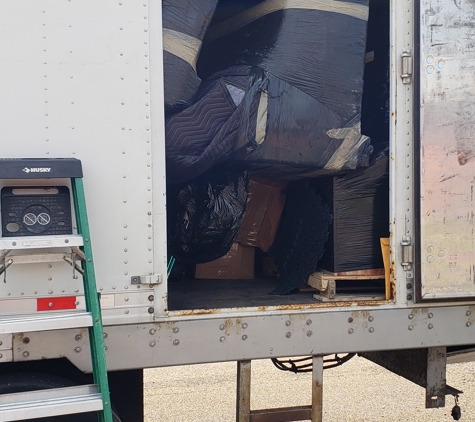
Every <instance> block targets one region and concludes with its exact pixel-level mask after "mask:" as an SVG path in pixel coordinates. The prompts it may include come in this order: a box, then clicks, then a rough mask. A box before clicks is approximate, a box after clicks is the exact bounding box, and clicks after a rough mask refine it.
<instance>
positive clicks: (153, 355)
mask: <svg viewBox="0 0 475 422" xmlns="http://www.w3.org/2000/svg"><path fill="white" fill-rule="evenodd" d="M320 3H322V4H323V3H325V4H326V3H332V2H318V1H316V2H315V4H320ZM337 3H341V2H337ZM350 3H351V2H350ZM355 3H358V2H355ZM359 3H361V4H363V3H364V2H359ZM295 7H299V6H298V5H297V6H295ZM319 7H320V6H319ZM322 7H323V6H322ZM373 11H374V13H375V14H376V16H380V19H379V18H378V21H379V23H380V25H379V26H378V27H377V28H376V27H374V28H373V30H372V31H373V32H372V33H371V32H370V31H369V32H368V41H367V42H368V46H369V45H370V44H371V43H373V44H374V45H376V47H374V49H373V50H372V51H373V52H375V53H374V54H372V51H367V52H366V54H367V63H366V71H367V74H369V73H370V70H369V68H370V66H371V64H372V63H373V62H376V60H377V59H379V58H380V57H381V54H380V53H378V51H382V52H383V53H382V57H383V58H385V60H386V58H387V57H389V61H388V64H389V67H388V68H384V66H382V72H383V73H385V75H386V76H387V81H388V86H387V98H388V102H387V113H388V125H387V133H385V134H384V136H385V137H387V139H388V143H389V153H388V156H389V182H388V186H387V188H386V194H387V196H388V198H389V204H388V203H386V204H380V206H378V207H376V209H374V215H378V213H386V212H387V211H388V215H387V232H388V236H387V237H388V240H387V252H386V255H385V256H386V258H387V265H386V270H387V273H388V276H387V277H386V279H384V276H383V277H381V274H380V273H378V277H376V278H377V279H378V282H376V281H374V282H373V281H371V280H373V279H372V278H371V277H370V276H368V272H365V273H363V274H364V275H363V278H365V277H366V278H365V281H368V280H369V281H370V283H369V291H366V292H365V293H364V294H363V295H362V293H361V292H359V291H358V290H356V291H353V290H351V286H354V285H355V284H358V282H359V281H360V279H359V278H358V277H357V276H355V275H354V274H353V275H346V277H347V278H350V282H351V283H353V284H351V283H350V289H349V290H345V289H344V288H346V287H345V286H346V285H345V284H344V283H343V281H342V277H343V278H344V277H345V275H343V276H342V275H340V276H338V275H337V274H335V273H332V277H330V278H326V279H325V278H324V279H320V281H319V283H320V284H318V285H317V287H318V289H317V290H318V291H317V292H315V291H310V292H308V291H307V292H299V293H296V294H290V295H280V296H279V295H268V294H267V293H268V291H269V290H270V289H268V287H269V278H268V277H267V278H265V277H261V276H260V275H259V274H258V273H256V275H255V278H254V279H253V280H218V281H216V280H214V281H213V280H205V279H195V280H193V279H189V278H188V279H185V280H182V281H179V282H175V283H172V282H170V281H169V280H168V277H167V275H168V272H169V270H170V267H171V262H172V261H171V259H170V258H171V257H170V256H168V255H167V223H166V214H167V206H166V198H167V180H166V157H165V109H164V100H163V98H164V83H165V84H166V83H167V81H166V80H165V81H164V77H163V37H162V33H163V32H162V24H161V23H162V3H161V2H160V1H159V0H142V1H132V0H114V1H112V0H103V1H92V0H81V1H78V0H43V1H41V2H39V1H34V0H15V1H14V0H3V1H2V2H0V51H1V58H0V77H1V81H2V82H1V84H0V116H1V118H0V122H1V124H0V127H1V132H2V135H1V144H0V145H1V156H0V158H1V160H0V176H1V177H0V179H1V180H0V188H1V189H2V203H1V207H2V208H1V210H0V212H1V219H2V234H1V236H2V237H1V238H0V249H1V251H0V253H1V255H0V260H1V261H0V270H1V273H2V274H1V277H2V280H1V281H0V317H1V324H0V362H1V363H0V372H1V375H0V392H1V393H3V395H2V397H1V398H0V420H2V421H12V420H33V418H34V417H40V416H41V417H47V416H56V417H58V418H59V419H57V420H62V421H66V420H68V421H69V420H71V421H73V420H81V421H85V420H96V414H95V413H94V412H95V411H99V412H104V414H105V413H107V412H105V411H104V410H103V408H104V407H106V408H110V404H111V403H112V407H113V411H112V413H113V416H112V418H113V419H112V420H115V421H124V422H132V421H133V422H137V421H141V420H143V406H142V401H143V394H142V389H143V381H142V371H143V370H144V369H145V368H154V367H164V366H177V365H188V364H199V363H211V362H225V361H237V362H238V375H237V376H238V381H239V382H238V406H237V416H236V417H237V420H238V421H248V420H264V419H257V418H258V415H257V414H256V411H254V410H251V409H250V405H249V392H250V377H249V374H250V364H251V361H252V360H254V359H268V358H274V359H279V358H283V357H298V356H309V357H311V360H312V362H313V386H312V388H313V395H312V397H313V399H312V400H313V403H312V405H311V406H309V407H308V408H305V409H303V410H302V409H297V410H295V409H284V410H282V411H281V414H282V415H283V416H281V417H283V418H286V419H279V420H297V419H296V418H298V417H300V418H307V419H311V420H313V421H320V420H322V410H321V409H322V407H321V404H322V403H321V400H322V394H321V393H322V388H323V378H322V377H323V371H322V368H323V366H324V360H325V358H324V357H325V356H328V355H332V354H335V353H338V354H353V353H359V354H361V355H363V356H365V357H367V358H368V359H371V360H373V361H375V362H377V363H379V364H381V365H383V366H385V367H386V368H388V369H389V370H392V371H394V372H396V373H398V374H400V375H402V376H405V377H407V378H408V379H410V380H411V381H413V382H416V383H418V384H419V385H421V386H422V387H424V388H426V391H427V400H426V407H441V406H444V405H445V396H446V394H454V395H456V394H458V390H456V387H457V386H453V387H448V386H446V378H445V368H446V364H447V363H450V362H455V361H457V362H460V361H464V360H471V358H472V354H471V349H470V345H472V344H475V233H474V200H475V199H474V198H475V196H474V186H475V178H474V174H475V147H474V128H475V103H474V98H475V79H474V66H475V46H474V43H473V35H474V34H473V31H474V29H473V22H474V21H475V4H474V3H473V2H472V1H469V0H455V1H448V0H431V1H428V0H421V1H420V2H415V1H413V0H407V1H397V2H396V1H389V0H387V1H384V0H372V1H371V2H370V3H369V8H368V10H367V13H369V19H370V22H371V16H372V15H371V14H372V13H373ZM378 13H379V14H380V15H378ZM381 43H383V44H382V45H381ZM370 48H371V47H370ZM378 49H379V50H378ZM378 54H379V56H378ZM385 54H386V55H385ZM373 59H374V60H373ZM366 87H368V89H371V88H370V87H371V79H368V78H366V79H365V88H364V89H366ZM368 107H369V109H371V105H369V106H368ZM374 107H376V105H375V106H374ZM377 107H379V105H378V106H377ZM367 110H368V108H367ZM362 119H363V125H364V114H363V117H362ZM79 181H80V182H81V183H79V184H78V182H79ZM82 182H83V183H82ZM82 187H83V188H84V189H83V190H81V188H82ZM382 210H387V211H382ZM384 217H385V218H386V215H384ZM86 223H87V224H86ZM86 226H87V227H86ZM87 229H88V230H87ZM347 240H348V241H351V239H347ZM88 265H89V270H88V269H87V268H86V267H87V266H88ZM92 270H93V272H92ZM88 271H89V273H88ZM83 274H84V276H83ZM94 275H95V277H93V276H94ZM92 279H95V287H94V291H96V289H97V292H98V293H99V296H100V307H101V312H100V313H97V310H96V313H95V314H94V310H93V309H92V308H91V306H93V304H94V302H95V299H94V297H95V295H94V294H92V295H89V296H88V294H87V292H85V288H84V285H89V286H91V285H93V284H90V283H91V280H92ZM381 279H382V281H381ZM93 281H94V280H93ZM88 283H89V284H88ZM271 283H272V282H271ZM329 286H330V287H329ZM339 286H341V289H340V287H339ZM381 286H382V287H381ZM271 287H272V286H271ZM329 288H330V289H334V291H333V292H330V294H329V292H328V291H327V289H329ZM86 289H87V288H86ZM381 289H382V290H381ZM317 293H320V296H319V295H318V294H317ZM314 295H316V296H317V298H315V297H314ZM96 298H97V296H96ZM96 322H97V323H99V322H102V327H101V326H98V327H96V328H97V329H96V334H95V335H97V333H99V334H100V336H99V337H101V338H102V339H103V343H101V341H100V339H96V340H94V344H95V345H96V346H97V345H98V347H99V349H101V348H102V349H103V350H105V358H106V362H107V363H106V365H107V374H108V383H107V382H106V383H105V384H103V385H102V387H101V386H99V389H97V388H96V389H95V390H94V389H92V387H91V389H92V390H90V391H89V390H88V392H86V393H87V394H85V396H86V398H84V403H86V404H81V403H82V402H81V401H80V399H78V398H77V396H73V395H69V394H68V392H67V391H68V390H65V389H67V388H73V389H74V388H82V386H83V385H85V384H87V385H91V384H92V385H93V386H94V385H96V384H97V382H96V381H91V379H90V378H91V373H92V372H95V371H96V370H95V369H94V368H93V367H94V366H95V365H96V366H97V365H99V367H100V365H102V366H104V363H102V364H101V362H102V361H101V359H100V356H101V353H102V351H101V350H97V349H94V348H93V351H92V353H91V350H90V347H89V346H90V343H92V340H90V339H91V338H92V337H91V336H92V335H94V333H92V331H93V330H92V329H91V328H88V327H91V326H94V324H95V323H96ZM88 330H89V331H88ZM101 344H102V345H101ZM96 369H97V368H96ZM102 369H103V370H104V368H102ZM98 371H99V372H100V368H99V369H98ZM78 386H79V387H78ZM49 387H54V388H53V389H52V390H50V395H49V396H44V397H43V396H41V397H40V398H35V397H36V396H34V394H33V393H31V390H41V391H43V390H42V389H45V388H49ZM106 390H107V393H108V392H109V390H110V398H111V403H110V402H109V401H108V400H107V399H104V397H106V396H104V395H102V396H101V394H103V393H104V391H106ZM44 391H46V392H48V390H44ZM65 391H66V392H65ZM91 391H92V392H93V393H94V392H95V393H94V394H96V393H97V391H99V398H97V394H96V395H95V396H94V394H92V393H91ZM13 393H17V394H13ZM89 393H91V394H89ZM329 394H331V392H330V393H329ZM91 396H94V397H95V399H94V400H95V403H96V404H94V405H91V406H89V405H90V402H91V400H92V399H91ZM75 397H76V398H75ZM35 400H36V401H35ZM48 400H51V403H53V404H51V405H48ZM81 400H82V399H81ZM157 400H159V398H158V397H157ZM449 401H450V400H449ZM97 402H98V403H99V404H97ZM421 405H423V404H421ZM101 409H102V410H101ZM88 410H92V411H93V412H92V413H91V412H89V413H79V414H76V413H78V412H85V411H88ZM298 412H304V413H298ZM63 413H69V414H70V415H68V416H58V415H61V414H63ZM264 413H265V412H264ZM75 417H79V418H80V419H74V418H75ZM87 417H91V419H86V418H87ZM101 417H102V416H101ZM104 417H105V418H106V419H102V420H111V419H107V418H110V415H109V416H107V415H106V416H104ZM261 417H262V416H261ZM253 418H254V419H253ZM48 420H49V419H48ZM265 420H271V419H265Z"/></svg>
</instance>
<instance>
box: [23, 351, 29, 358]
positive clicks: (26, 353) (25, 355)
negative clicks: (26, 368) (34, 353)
mask: <svg viewBox="0 0 475 422" xmlns="http://www.w3.org/2000/svg"><path fill="white" fill-rule="evenodd" d="M22 355H23V357H24V358H27V357H28V356H30V353H28V352H23V353H22Z"/></svg>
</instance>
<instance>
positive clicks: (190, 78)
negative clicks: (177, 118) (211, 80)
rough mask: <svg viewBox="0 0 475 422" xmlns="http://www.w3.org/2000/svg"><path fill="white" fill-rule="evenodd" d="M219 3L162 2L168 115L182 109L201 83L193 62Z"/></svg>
mask: <svg viewBox="0 0 475 422" xmlns="http://www.w3.org/2000/svg"><path fill="white" fill-rule="evenodd" d="M217 3H218V0H163V1H162V13H163V49H164V51H163V68H164V76H165V107H166V110H167V112H174V111H178V110H180V109H183V108H185V107H186V106H187V105H188V104H189V103H190V102H191V101H192V99H193V96H194V95H195V94H196V92H197V91H198V88H199V86H200V83H201V79H200V78H199V77H198V75H197V74H196V61H197V60H198V55H199V52H200V49H201V42H202V40H203V37H204V35H205V32H206V29H207V28H208V26H209V23H210V21H211V18H212V16H213V13H214V11H215V8H216V4H217Z"/></svg>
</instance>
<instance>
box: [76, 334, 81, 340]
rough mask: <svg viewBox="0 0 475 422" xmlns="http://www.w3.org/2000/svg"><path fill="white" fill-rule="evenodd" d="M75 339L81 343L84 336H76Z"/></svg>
mask: <svg viewBox="0 0 475 422" xmlns="http://www.w3.org/2000/svg"><path fill="white" fill-rule="evenodd" d="M74 339H75V340H76V341H81V340H82V334H76V336H75V337H74Z"/></svg>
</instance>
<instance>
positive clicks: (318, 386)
mask: <svg viewBox="0 0 475 422" xmlns="http://www.w3.org/2000/svg"><path fill="white" fill-rule="evenodd" d="M312 359H313V362H312V363H313V367H312V422H322V421H323V356H313V358H312Z"/></svg>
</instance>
